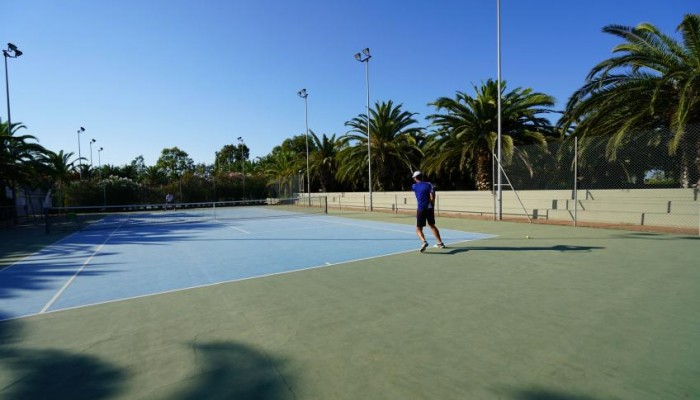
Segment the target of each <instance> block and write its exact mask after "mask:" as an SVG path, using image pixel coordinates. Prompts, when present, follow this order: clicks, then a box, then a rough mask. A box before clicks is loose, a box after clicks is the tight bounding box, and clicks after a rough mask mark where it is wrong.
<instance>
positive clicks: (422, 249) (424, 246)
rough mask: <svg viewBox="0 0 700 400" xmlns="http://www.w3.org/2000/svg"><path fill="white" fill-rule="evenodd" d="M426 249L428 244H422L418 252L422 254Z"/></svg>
mask: <svg viewBox="0 0 700 400" xmlns="http://www.w3.org/2000/svg"><path fill="white" fill-rule="evenodd" d="M427 248H428V242H423V244H422V245H421V246H420V250H419V251H420V252H421V253H422V252H424V251H425V249H427Z"/></svg>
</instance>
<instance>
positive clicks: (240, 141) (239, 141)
mask: <svg viewBox="0 0 700 400" xmlns="http://www.w3.org/2000/svg"><path fill="white" fill-rule="evenodd" d="M244 146H245V142H243V137H242V136H239V137H238V148H239V149H240V150H241V165H242V167H241V169H242V171H243V198H244V199H245V150H244V149H243V147H244Z"/></svg>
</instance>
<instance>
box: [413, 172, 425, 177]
mask: <svg viewBox="0 0 700 400" xmlns="http://www.w3.org/2000/svg"><path fill="white" fill-rule="evenodd" d="M421 175H423V173H422V172H420V171H416V172H414V173H413V177H414V178H415V177H417V176H421Z"/></svg>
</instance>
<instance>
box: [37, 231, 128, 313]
mask: <svg viewBox="0 0 700 400" xmlns="http://www.w3.org/2000/svg"><path fill="white" fill-rule="evenodd" d="M122 225H123V223H122V224H120V225H119V226H118V227H117V229H115V230H114V231H112V233H110V234H109V236H107V239H105V241H104V242H102V244H101V245H99V247H97V249H95V251H94V252H93V253H92V255H90V257H88V259H87V260H85V262H84V263H83V265H81V266H80V268H79V269H78V270H77V271H75V273H74V274H73V276H71V277H70V279H68V281H67V282H66V283H65V284H64V285H63V287H61V289H60V290H59V291H58V292H56V294H55V295H54V296H53V297H52V298H51V300H49V302H48V303H46V305H45V306H44V307H43V308H42V309H41V311H39V314H44V313H45V312H46V310H48V309H49V308H50V307H51V306H52V305H53V304H54V303H55V302H56V300H58V298H59V297H61V295H62V294H63V292H65V291H66V289H68V286H70V285H71V283H73V281H74V280H75V278H77V277H78V274H80V273H81V272H83V270H84V269H85V267H86V266H87V265H88V264H90V261H92V259H93V258H94V257H95V254H97V253H99V252H100V250H102V247H104V245H105V243H107V242H108V241H109V239H110V238H112V236H113V235H114V234H115V233H116V232H117V231H118V230H119V228H121V227H122Z"/></svg>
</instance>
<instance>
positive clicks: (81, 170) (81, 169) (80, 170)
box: [78, 126, 85, 179]
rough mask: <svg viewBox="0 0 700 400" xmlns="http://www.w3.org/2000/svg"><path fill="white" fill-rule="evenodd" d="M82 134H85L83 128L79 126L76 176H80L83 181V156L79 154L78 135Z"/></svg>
mask: <svg viewBox="0 0 700 400" xmlns="http://www.w3.org/2000/svg"><path fill="white" fill-rule="evenodd" d="M82 132H85V128H83V127H82V126H81V127H80V129H78V161H80V166H79V167H78V174H79V175H80V179H83V155H82V154H80V134H81V133H82Z"/></svg>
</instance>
